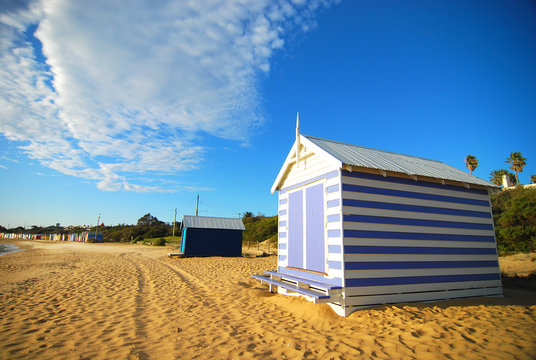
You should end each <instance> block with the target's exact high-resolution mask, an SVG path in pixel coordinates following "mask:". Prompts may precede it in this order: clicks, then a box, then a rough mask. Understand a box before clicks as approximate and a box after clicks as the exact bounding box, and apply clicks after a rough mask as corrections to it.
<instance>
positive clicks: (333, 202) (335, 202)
mask: <svg viewBox="0 0 536 360" xmlns="http://www.w3.org/2000/svg"><path fill="white" fill-rule="evenodd" d="M339 204H340V200H339V199H335V200H329V201H328V202H327V207H328V208H332V207H336V206H339Z"/></svg>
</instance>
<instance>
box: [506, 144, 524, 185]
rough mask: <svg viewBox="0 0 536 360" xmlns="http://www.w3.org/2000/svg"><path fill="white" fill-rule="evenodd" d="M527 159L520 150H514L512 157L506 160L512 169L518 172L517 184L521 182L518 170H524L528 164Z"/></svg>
mask: <svg viewBox="0 0 536 360" xmlns="http://www.w3.org/2000/svg"><path fill="white" fill-rule="evenodd" d="M525 160H527V159H525V158H524V157H523V156H522V155H521V153H520V152H512V153H510V157H509V158H507V159H506V161H505V162H507V163H509V164H511V166H510V169H512V170H514V172H515V173H516V184H519V178H518V177H517V172H518V171H519V172H522V171H523V167H524V166H525V165H527V163H526V162H525Z"/></svg>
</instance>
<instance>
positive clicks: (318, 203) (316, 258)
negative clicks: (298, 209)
mask: <svg viewBox="0 0 536 360" xmlns="http://www.w3.org/2000/svg"><path fill="white" fill-rule="evenodd" d="M305 197H306V199H305V204H306V209H305V227H306V240H305V242H306V244H305V253H306V255H305V264H306V269H307V270H313V271H319V272H324V270H325V257H324V256H325V255H324V251H325V250H324V186H323V185H322V184H318V185H315V186H311V187H308V188H307V189H306V190H305Z"/></svg>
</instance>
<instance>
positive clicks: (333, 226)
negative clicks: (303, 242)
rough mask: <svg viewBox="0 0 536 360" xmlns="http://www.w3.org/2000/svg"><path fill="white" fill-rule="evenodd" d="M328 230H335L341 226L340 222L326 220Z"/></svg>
mask: <svg viewBox="0 0 536 360" xmlns="http://www.w3.org/2000/svg"><path fill="white" fill-rule="evenodd" d="M326 228H327V229H328V230H337V229H340V228H341V222H340V221H335V222H328V223H327V227H326Z"/></svg>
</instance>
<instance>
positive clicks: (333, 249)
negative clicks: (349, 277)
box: [278, 155, 343, 285]
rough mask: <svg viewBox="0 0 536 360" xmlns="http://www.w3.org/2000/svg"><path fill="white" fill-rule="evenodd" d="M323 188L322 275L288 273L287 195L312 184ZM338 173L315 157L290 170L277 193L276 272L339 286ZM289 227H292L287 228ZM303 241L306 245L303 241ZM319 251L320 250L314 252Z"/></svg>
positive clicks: (340, 282) (339, 198)
mask: <svg viewBox="0 0 536 360" xmlns="http://www.w3.org/2000/svg"><path fill="white" fill-rule="evenodd" d="M313 183H314V184H319V183H321V184H323V192H324V194H323V204H322V205H323V207H324V208H323V221H322V223H323V224H326V223H327V226H324V228H325V230H324V240H325V246H324V249H323V254H322V255H323V256H324V259H325V273H326V274H327V275H321V274H314V273H309V272H304V271H300V270H295V269H289V268H288V266H289V242H288V240H289V225H290V222H291V221H293V220H292V219H291V218H290V217H289V194H291V193H294V192H295V191H297V190H300V189H303V190H304V191H305V189H306V188H308V187H309V186H310V185H311V184H313ZM340 193H341V192H340V171H339V170H338V169H336V168H334V167H332V166H329V165H327V164H326V162H325V161H323V160H322V159H321V158H319V157H318V156H316V155H310V156H308V157H307V158H305V159H303V160H301V161H300V166H299V167H296V166H295V165H293V166H291V168H290V170H289V172H288V174H287V176H286V178H285V180H284V183H283V184H282V188H281V190H280V191H279V206H278V223H279V229H278V240H279V241H278V246H279V249H278V250H279V251H278V253H279V255H278V271H279V272H281V273H287V274H293V275H296V276H300V277H304V278H308V279H311V280H319V281H325V282H329V283H332V284H337V285H342V282H343V269H342V264H343V257H342V215H341V209H342V208H341V204H342V202H341V197H340ZM304 196H305V195H304ZM290 226H292V225H290ZM304 241H306V240H305V239H304ZM316 251H322V250H316Z"/></svg>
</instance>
